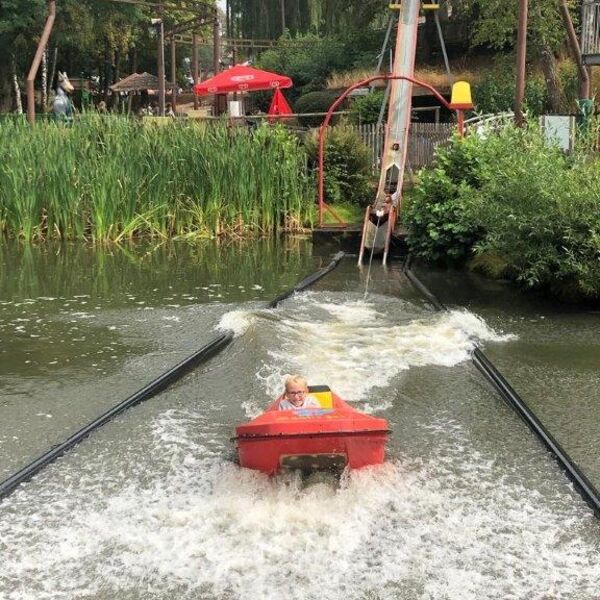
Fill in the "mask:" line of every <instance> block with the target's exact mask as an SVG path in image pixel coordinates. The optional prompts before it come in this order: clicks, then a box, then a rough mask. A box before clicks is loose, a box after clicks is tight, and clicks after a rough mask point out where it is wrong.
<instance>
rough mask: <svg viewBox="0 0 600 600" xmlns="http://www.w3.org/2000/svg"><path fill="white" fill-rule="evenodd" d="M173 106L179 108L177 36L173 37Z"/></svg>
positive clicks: (174, 108)
mask: <svg viewBox="0 0 600 600" xmlns="http://www.w3.org/2000/svg"><path fill="white" fill-rule="evenodd" d="M171 90H172V91H171V108H172V109H173V112H175V111H176V110H177V44H176V42H175V36H173V37H172V38H171Z"/></svg>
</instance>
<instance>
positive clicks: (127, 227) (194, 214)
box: [0, 115, 314, 242]
mask: <svg viewBox="0 0 600 600" xmlns="http://www.w3.org/2000/svg"><path fill="white" fill-rule="evenodd" d="M313 215H314V207H313V194H312V193H311V189H310V182H309V180H308V178H307V176H306V173H305V155H304V150H303V149H302V148H301V146H300V145H299V143H298V141H297V140H296V139H295V138H294V137H292V136H291V135H290V134H288V133H287V132H286V131H285V130H283V129H281V128H279V127H271V126H269V125H265V126H264V127H260V128H259V129H258V130H256V131H255V132H253V133H251V132H249V131H248V130H246V129H245V128H229V127H227V126H226V125H225V124H216V125H215V124H211V125H199V124H188V123H181V122H172V123H169V124H168V125H166V126H160V127H156V126H148V125H142V124H141V123H140V122H139V121H137V120H133V119H126V118H122V117H102V116H98V115H84V116H82V118H81V119H80V120H79V121H77V122H76V123H75V124H74V125H73V126H72V127H70V128H65V127H63V126H60V125H58V124H56V123H53V122H46V123H44V122H40V123H38V124H37V125H36V126H35V127H34V128H31V127H29V126H28V125H27V123H26V122H25V121H24V120H22V119H12V120H5V121H3V122H2V123H1V124H0V232H1V233H3V234H4V235H8V236H12V237H18V238H22V239H24V240H27V241H34V240H35V241H39V240H45V239H78V240H87V241H95V242H105V241H120V240H123V239H125V238H134V237H139V236H143V237H148V238H158V239H170V238H184V239H190V238H196V237H214V236H218V235H229V236H244V235H248V234H265V233H271V232H274V231H281V230H289V229H300V228H302V227H303V226H304V225H306V224H311V223H312V219H313Z"/></svg>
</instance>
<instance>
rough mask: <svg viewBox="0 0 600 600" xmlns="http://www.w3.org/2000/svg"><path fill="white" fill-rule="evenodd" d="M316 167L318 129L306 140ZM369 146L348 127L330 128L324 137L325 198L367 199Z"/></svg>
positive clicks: (355, 201) (345, 200)
mask: <svg viewBox="0 0 600 600" xmlns="http://www.w3.org/2000/svg"><path fill="white" fill-rule="evenodd" d="M305 144H306V148H307V151H308V155H309V159H310V161H311V164H312V167H313V169H314V171H315V174H316V170H317V167H318V153H319V141H318V131H313V133H312V135H311V136H310V137H309V138H308V139H307V140H306V142H305ZM370 174H371V160H370V157H369V149H368V148H367V147H366V146H365V145H364V144H363V143H362V140H361V139H360V137H359V136H358V135H357V134H356V133H355V132H354V131H353V130H352V129H351V128H349V127H344V126H343V125H338V126H336V127H333V128H330V129H329V131H328V132H327V137H326V140H325V200H326V201H327V202H335V203H344V202H351V203H356V204H362V203H364V202H365V201H368V200H369V199H370V194H369V191H370V187H369V185H370Z"/></svg>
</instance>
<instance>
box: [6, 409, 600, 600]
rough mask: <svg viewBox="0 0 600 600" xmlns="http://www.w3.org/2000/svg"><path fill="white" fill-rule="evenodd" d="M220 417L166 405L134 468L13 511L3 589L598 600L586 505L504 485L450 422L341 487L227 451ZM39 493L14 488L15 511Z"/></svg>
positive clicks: (16, 595)
mask: <svg viewBox="0 0 600 600" xmlns="http://www.w3.org/2000/svg"><path fill="white" fill-rule="evenodd" d="M214 427H215V426H214V425H211V423H210V421H209V420H208V419H206V418H205V417H202V416H200V415H197V414H194V413H193V412H181V411H168V412H166V413H164V414H162V415H160V416H159V417H158V418H157V419H156V420H155V421H154V423H153V435H154V446H153V448H152V451H151V453H150V456H149V457H148V459H149V460H148V461H147V462H148V464H146V465H145V466H144V468H140V472H142V473H143V475H139V474H138V476H137V477H133V478H131V479H130V480H129V482H122V484H121V485H117V483H118V482H113V483H112V486H110V489H111V491H110V493H107V491H106V490H107V486H106V483H107V482H99V481H98V480H97V479H95V478H94V477H90V476H89V475H91V474H92V473H90V474H88V476H83V477H81V476H80V477H79V478H78V479H77V483H76V484H75V485H74V486H73V487H72V490H71V492H72V494H71V497H70V499H68V500H67V499H64V498H63V497H61V494H60V493H59V492H60V490H59V489H58V487H57V495H58V497H59V498H61V499H58V500H55V501H54V502H53V503H52V504H51V505H47V504H46V505H44V506H42V507H38V512H37V514H36V515H35V517H34V518H32V517H31V515H26V514H18V513H14V514H12V515H7V516H11V525H10V527H9V526H8V522H7V521H8V519H6V520H4V521H3V522H2V524H1V529H0V539H1V540H2V542H0V545H2V546H4V547H3V548H2V551H3V552H2V553H3V561H2V564H0V592H2V594H3V596H2V597H5V598H7V600H34V599H35V600H57V599H59V598H72V599H78V598H89V597H99V598H101V597H102V598H103V597H107V598H108V597H117V596H119V597H126V598H130V599H138V598H139V599H142V598H148V597H152V598H161V599H162V598H164V599H166V598H173V597H177V598H179V599H181V600H187V599H190V600H191V599H192V598H194V599H196V598H206V599H225V598H227V599H230V600H237V599H244V598H264V599H265V600H271V599H278V598H281V597H282V596H283V597H285V598H291V599H303V600H304V599H308V600H311V599H321V598H328V599H331V600H338V599H339V600H341V599H357V600H358V599H364V598H381V599H384V598H385V599H390V600H391V599H392V598H394V599H395V598H401V599H406V600H409V599H410V600H416V599H422V600H434V599H435V600H438V599H440V598H445V599H446V600H486V599H490V600H491V599H494V600H495V599H497V598H525V597H531V598H539V599H542V598H545V597H548V598H550V597H552V598H554V597H557V598H558V597H562V598H577V599H578V600H592V599H594V598H596V597H597V596H596V595H595V594H596V591H597V586H596V582H597V581H598V577H600V566H599V563H598V560H597V559H596V554H595V549H594V544H593V541H592V540H588V541H585V540H584V539H583V537H582V536H581V535H578V533H579V534H582V533H583V531H584V530H585V528H586V527H588V528H589V527H590V526H593V525H594V523H593V517H592V516H591V514H590V515H586V513H585V511H582V510H581V509H580V508H568V507H569V506H570V505H571V502H572V497H570V495H569V494H568V493H565V491H564V490H563V492H562V493H559V494H558V495H557V497H556V498H555V499H554V501H553V502H547V501H546V502H545V503H544V501H543V499H542V498H541V497H540V496H539V495H536V494H535V493H532V492H531V490H527V489H526V488H525V487H524V484H525V483H526V482H524V481H523V479H522V477H521V478H520V477H519V476H518V473H511V474H510V475H511V478H512V481H511V478H508V479H507V481H506V482H505V484H504V485H502V486H498V485H497V480H496V475H497V474H495V473H494V468H493V464H494V461H493V457H489V456H485V455H481V454H479V453H478V452H477V450H476V449H475V448H473V447H471V446H470V444H469V440H468V437H466V436H464V435H463V433H462V431H461V429H460V427H459V426H458V425H457V424H456V423H453V422H445V421H440V422H438V423H436V424H435V426H434V427H432V426H431V425H429V426H427V427H423V428H422V430H421V434H422V435H423V436H425V437H426V436H436V438H438V440H439V444H438V450H437V452H436V454H435V455H433V456H430V457H428V458H427V459H423V460H418V459H415V458H409V457H397V458H396V459H395V460H393V461H391V462H389V463H388V464H386V465H384V466H382V467H380V468H373V469H365V470H361V471H355V472H351V473H347V474H345V475H344V476H343V477H342V479H341V481H340V482H339V483H335V484H334V483H332V482H331V481H327V480H325V481H316V482H314V483H311V482H309V483H308V484H307V483H306V482H303V481H302V480H301V479H300V478H299V477H297V476H294V475H288V476H282V477H279V478H274V479H269V478H267V477H265V476H263V475H261V474H258V473H255V472H251V471H248V470H244V469H240V468H239V467H237V466H235V465H234V464H232V463H228V462H225V461H223V459H222V457H221V456H220V455H222V453H223V449H224V447H223V443H224V442H225V443H226V440H225V441H224V440H219V439H218V438H217V437H215V429H214ZM199 431H200V432H201V434H202V435H200V436H199V435H198V433H199ZM444 432H446V433H450V434H451V435H446V436H443V435H440V434H442V433H444ZM457 442H458V443H457ZM465 457H468V459H465ZM149 476H150V477H149ZM144 482H145V483H144ZM103 483H104V486H103ZM108 483H111V482H108ZM32 501H34V499H33V498H27V497H26V495H25V494H23V496H22V497H21V502H20V503H21V505H22V508H23V512H25V511H26V508H25V507H26V506H29V505H30V503H31V502H32ZM12 502H13V501H12V500H9V505H10V504H11V503H12ZM13 508H14V507H13ZM5 510H6V508H5ZM8 510H10V506H9V509H8ZM42 523H43V526H40V524H42ZM596 529H597V527H596ZM565 532H570V535H569V536H566V535H565ZM9 548H10V551H9Z"/></svg>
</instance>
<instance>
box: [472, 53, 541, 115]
mask: <svg viewBox="0 0 600 600" xmlns="http://www.w3.org/2000/svg"><path fill="white" fill-rule="evenodd" d="M515 90H516V74H515V69H514V65H512V63H511V64H507V63H506V61H503V60H499V61H497V63H496V65H495V67H494V68H493V69H492V70H491V71H487V72H486V74H485V76H484V77H483V79H482V80H481V81H480V82H479V83H478V84H476V85H475V86H474V89H473V98H474V101H475V105H476V108H477V111H478V112H480V113H483V114H489V113H501V112H508V111H511V110H513V107H514V103H515ZM524 104H525V108H526V110H527V111H528V112H529V113H530V114H532V115H540V114H542V113H543V112H545V111H546V109H547V108H548V92H547V89H546V83H545V81H544V78H543V77H542V76H541V75H538V74H533V75H529V76H528V77H527V82H526V86H525V102H524Z"/></svg>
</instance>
